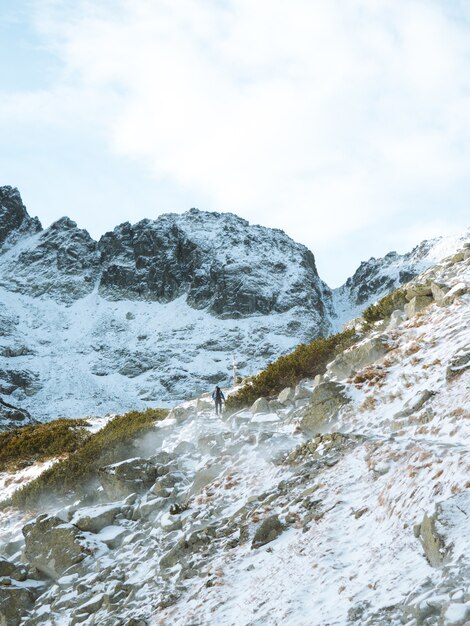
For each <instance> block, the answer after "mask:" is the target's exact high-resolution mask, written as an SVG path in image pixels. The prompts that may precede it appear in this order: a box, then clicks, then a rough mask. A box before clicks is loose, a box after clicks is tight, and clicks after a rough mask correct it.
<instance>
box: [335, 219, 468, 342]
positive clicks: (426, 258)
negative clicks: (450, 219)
mask: <svg viewBox="0 0 470 626" xmlns="http://www.w3.org/2000/svg"><path fill="white" fill-rule="evenodd" d="M466 241H470V228H469V229H467V230H466V231H465V232H463V233H460V234H458V235H455V236H447V237H437V238H436V239H430V240H425V241H423V242H421V243H420V244H419V245H417V246H416V247H415V248H413V250H411V252H408V253H406V254H397V253H396V252H389V253H388V254H387V255H386V256H384V257H381V258H378V259H376V258H374V257H372V258H370V259H369V260H368V261H364V262H362V263H361V264H360V266H359V267H358V268H357V270H356V271H355V272H354V274H353V275H352V276H351V277H350V278H348V280H347V281H346V282H345V283H344V285H342V286H341V287H338V288H337V289H333V308H334V312H335V314H334V317H333V320H332V323H333V327H334V329H336V330H338V329H340V328H341V327H342V326H343V324H344V323H345V322H347V321H349V320H351V319H353V318H355V317H357V316H358V315H360V314H361V313H362V311H363V310H364V309H365V308H366V307H367V306H369V304H372V303H373V302H375V301H376V300H378V299H380V298H381V297H383V296H384V295H386V294H387V293H390V292H391V291H393V290H394V289H396V288H397V287H399V286H400V285H403V284H404V283H407V282H408V281H410V280H411V279H412V278H414V277H415V276H418V274H420V273H421V272H423V271H424V270H426V269H427V268H428V267H431V266H433V265H435V264H436V263H439V261H441V260H442V259H443V258H444V257H446V256H449V255H452V253H453V252H455V251H457V250H458V249H459V248H461V247H462V245H463V244H464V243H465V242H466Z"/></svg>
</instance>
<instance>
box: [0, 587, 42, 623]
mask: <svg viewBox="0 0 470 626" xmlns="http://www.w3.org/2000/svg"><path fill="white" fill-rule="evenodd" d="M34 599H35V596H34V594H33V593H32V591H31V590H30V589H28V588H27V587H23V586H21V587H20V586H18V585H8V586H7V587H5V586H3V585H0V626H19V624H20V622H21V619H22V617H23V616H24V614H25V613H26V612H27V611H29V610H30V609H32V608H33V606H34Z"/></svg>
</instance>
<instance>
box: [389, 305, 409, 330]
mask: <svg viewBox="0 0 470 626" xmlns="http://www.w3.org/2000/svg"><path fill="white" fill-rule="evenodd" d="M404 321H405V314H404V313H403V311H400V309H397V310H396V311H393V313H392V314H391V316H390V321H389V323H388V326H387V331H390V330H395V329H396V328H398V327H399V326H400V324H402V323H403V322H404Z"/></svg>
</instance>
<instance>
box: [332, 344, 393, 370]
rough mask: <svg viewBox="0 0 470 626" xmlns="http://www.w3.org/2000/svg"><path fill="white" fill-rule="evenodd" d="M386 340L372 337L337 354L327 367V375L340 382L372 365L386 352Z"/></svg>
mask: <svg viewBox="0 0 470 626" xmlns="http://www.w3.org/2000/svg"><path fill="white" fill-rule="evenodd" d="M388 349H389V348H388V346H387V343H386V340H385V339H384V338H383V337H374V338H373V339H367V340H366V341H362V342H361V343H358V344H356V345H354V346H352V347H351V348H349V349H348V350H345V351H344V352H342V353H341V354H339V355H338V356H337V357H336V358H335V360H334V361H332V362H331V363H329V364H328V365H327V368H326V370H327V374H328V375H329V376H330V377H333V378H337V379H339V380H342V379H344V378H348V377H349V376H352V375H353V374H354V373H355V372H357V371H359V370H361V369H362V368H364V367H366V366H367V365H370V364H371V363H374V362H375V361H377V360H378V359H380V358H382V357H383V356H385V354H387V352H388Z"/></svg>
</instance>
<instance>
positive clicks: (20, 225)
mask: <svg viewBox="0 0 470 626" xmlns="http://www.w3.org/2000/svg"><path fill="white" fill-rule="evenodd" d="M41 229H42V227H41V223H40V221H39V220H38V218H37V217H34V218H31V217H30V216H29V215H28V212H27V210H26V207H25V205H24V204H23V201H22V199H21V195H20V192H19V191H18V189H16V187H10V186H9V185H6V186H4V187H0V251H5V250H6V249H8V248H9V247H11V246H12V245H14V244H15V243H16V242H17V241H18V240H19V239H21V238H22V237H27V236H29V235H33V234H35V233H37V232H39V231H40V230H41Z"/></svg>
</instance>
